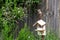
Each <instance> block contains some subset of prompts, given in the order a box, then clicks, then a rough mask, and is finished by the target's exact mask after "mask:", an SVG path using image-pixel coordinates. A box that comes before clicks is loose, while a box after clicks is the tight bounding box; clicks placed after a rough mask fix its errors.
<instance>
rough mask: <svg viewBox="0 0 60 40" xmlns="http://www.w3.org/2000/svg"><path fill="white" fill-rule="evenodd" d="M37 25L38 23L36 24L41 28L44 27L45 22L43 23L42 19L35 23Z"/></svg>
mask: <svg viewBox="0 0 60 40" xmlns="http://www.w3.org/2000/svg"><path fill="white" fill-rule="evenodd" d="M37 23H38V24H40V25H41V26H43V25H45V24H46V22H45V21H43V20H42V19H40V20H38V21H37Z"/></svg>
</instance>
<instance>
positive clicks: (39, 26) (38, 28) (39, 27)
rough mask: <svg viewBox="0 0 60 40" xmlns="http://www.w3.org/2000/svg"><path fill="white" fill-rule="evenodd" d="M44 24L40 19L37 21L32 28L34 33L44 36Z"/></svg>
mask: <svg viewBox="0 0 60 40" xmlns="http://www.w3.org/2000/svg"><path fill="white" fill-rule="evenodd" d="M45 24H46V22H45V21H43V20H42V19H40V20H38V21H37V22H36V23H35V24H34V25H33V26H36V29H35V31H37V33H38V35H46V25H45Z"/></svg>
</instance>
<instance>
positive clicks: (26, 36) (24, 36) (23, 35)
mask: <svg viewBox="0 0 60 40" xmlns="http://www.w3.org/2000/svg"><path fill="white" fill-rule="evenodd" d="M17 40H36V39H35V37H34V35H33V33H32V32H30V31H29V28H27V25H26V24H25V26H24V28H22V29H21V31H20V32H19V35H18V37H17Z"/></svg>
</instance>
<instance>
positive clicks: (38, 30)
mask: <svg viewBox="0 0 60 40" xmlns="http://www.w3.org/2000/svg"><path fill="white" fill-rule="evenodd" d="M35 31H37V33H38V35H46V26H43V27H42V28H40V27H39V26H38V27H37V29H36V30H35Z"/></svg>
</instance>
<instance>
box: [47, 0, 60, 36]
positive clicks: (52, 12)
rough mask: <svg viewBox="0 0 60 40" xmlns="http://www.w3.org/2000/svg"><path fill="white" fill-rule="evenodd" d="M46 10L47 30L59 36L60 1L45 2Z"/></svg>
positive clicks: (50, 0)
mask: <svg viewBox="0 0 60 40" xmlns="http://www.w3.org/2000/svg"><path fill="white" fill-rule="evenodd" d="M47 1H48V10H47V13H46V14H47V16H46V22H47V27H48V28H47V29H48V30H49V29H50V30H51V31H52V30H53V31H54V32H55V33H56V34H57V35H59V36H60V13H59V10H60V6H59V5H60V0H47Z"/></svg>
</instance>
